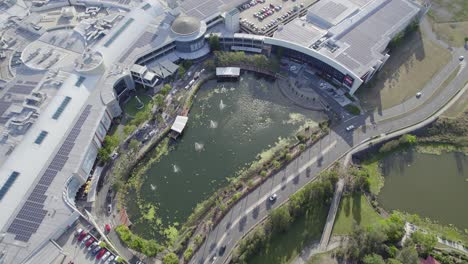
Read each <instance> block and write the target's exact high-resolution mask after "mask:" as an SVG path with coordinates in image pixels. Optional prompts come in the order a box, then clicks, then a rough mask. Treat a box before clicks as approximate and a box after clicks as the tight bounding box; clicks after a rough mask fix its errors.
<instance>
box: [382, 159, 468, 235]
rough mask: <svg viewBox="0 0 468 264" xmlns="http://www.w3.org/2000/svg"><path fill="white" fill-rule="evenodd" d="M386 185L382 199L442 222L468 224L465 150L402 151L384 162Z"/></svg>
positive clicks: (390, 205)
mask: <svg viewBox="0 0 468 264" xmlns="http://www.w3.org/2000/svg"><path fill="white" fill-rule="evenodd" d="M381 166H382V173H383V175H384V177H385V185H384V187H383V188H382V190H381V192H380V194H379V201H380V203H381V204H382V206H383V207H384V208H385V209H387V210H393V209H397V210H400V211H406V212H408V213H415V214H418V215H420V216H422V217H429V218H431V219H433V220H436V221H438V222H439V223H441V224H446V225H447V224H453V225H455V226H457V227H459V228H461V229H464V228H468V180H467V178H468V157H467V156H465V155H464V154H462V153H456V152H454V153H445V154H442V155H430V154H422V153H418V152H416V151H413V150H409V151H405V152H398V153H394V154H391V155H389V156H387V157H386V158H384V159H383V160H382V162H381Z"/></svg>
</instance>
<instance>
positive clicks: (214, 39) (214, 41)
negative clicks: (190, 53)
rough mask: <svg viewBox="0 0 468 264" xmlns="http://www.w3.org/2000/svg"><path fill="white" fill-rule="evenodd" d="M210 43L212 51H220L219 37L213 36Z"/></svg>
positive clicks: (209, 40)
mask: <svg viewBox="0 0 468 264" xmlns="http://www.w3.org/2000/svg"><path fill="white" fill-rule="evenodd" d="M208 43H209V44H210V49H211V50H212V51H216V50H220V49H221V44H220V43H219V37H218V36H217V35H214V34H211V35H210V37H209V39H208Z"/></svg>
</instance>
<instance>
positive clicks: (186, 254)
mask: <svg viewBox="0 0 468 264" xmlns="http://www.w3.org/2000/svg"><path fill="white" fill-rule="evenodd" d="M192 255H193V248H192V246H189V247H188V248H187V250H185V252H184V260H185V261H189V260H190V258H191V257H192Z"/></svg>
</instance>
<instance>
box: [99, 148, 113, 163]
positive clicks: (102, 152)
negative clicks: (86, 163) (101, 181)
mask: <svg viewBox="0 0 468 264" xmlns="http://www.w3.org/2000/svg"><path fill="white" fill-rule="evenodd" d="M110 155H111V154H110V152H109V150H108V149H107V148H105V147H102V148H100V149H99V151H98V157H99V160H101V161H102V162H108V161H110V160H111V157H110Z"/></svg>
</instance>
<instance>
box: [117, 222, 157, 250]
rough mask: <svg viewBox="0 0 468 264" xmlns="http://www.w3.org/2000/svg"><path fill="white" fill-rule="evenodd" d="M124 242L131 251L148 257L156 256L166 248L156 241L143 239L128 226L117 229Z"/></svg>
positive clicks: (120, 226)
mask: <svg viewBox="0 0 468 264" xmlns="http://www.w3.org/2000/svg"><path fill="white" fill-rule="evenodd" d="M115 231H116V232H117V234H118V235H119V237H120V239H121V240H122V242H124V243H125V244H126V245H127V246H128V247H130V248H131V249H134V250H137V251H139V252H141V253H143V254H145V255H146V256H148V257H153V256H156V255H157V254H158V253H160V252H162V251H163V250H164V248H163V247H162V246H161V245H159V244H158V243H157V242H156V241H154V240H146V239H143V238H141V237H139V236H137V235H135V234H133V233H132V231H130V229H129V228H128V227H127V226H126V225H119V226H117V227H116V228H115Z"/></svg>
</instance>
